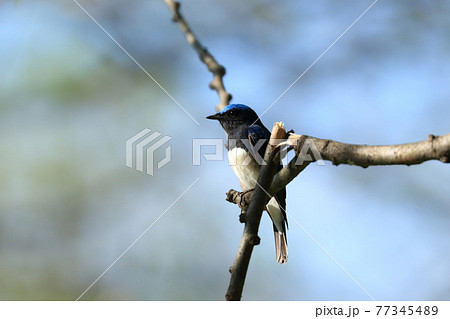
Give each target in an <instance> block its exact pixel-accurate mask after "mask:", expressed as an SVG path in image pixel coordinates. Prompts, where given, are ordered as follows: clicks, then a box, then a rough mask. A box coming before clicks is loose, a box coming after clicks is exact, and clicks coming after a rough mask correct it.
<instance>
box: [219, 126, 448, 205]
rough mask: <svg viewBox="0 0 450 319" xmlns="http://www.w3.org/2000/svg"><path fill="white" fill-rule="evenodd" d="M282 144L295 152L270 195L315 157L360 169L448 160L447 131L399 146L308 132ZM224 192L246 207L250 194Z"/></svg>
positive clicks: (271, 187) (270, 190)
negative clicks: (338, 139) (347, 140)
mask: <svg viewBox="0 0 450 319" xmlns="http://www.w3.org/2000/svg"><path fill="white" fill-rule="evenodd" d="M281 144H285V145H289V146H291V147H292V148H293V149H294V150H295V153H296V155H295V157H294V158H293V159H292V160H291V161H290V162H289V163H288V165H286V166H285V167H283V168H282V169H281V170H280V171H279V172H278V173H277V174H276V175H275V176H274V177H273V181H272V184H271V186H270V187H269V188H267V192H268V193H269V194H270V195H273V194H276V193H278V192H279V191H280V190H281V189H283V188H284V187H286V185H287V184H289V183H290V182H291V181H292V180H293V179H294V178H295V177H297V175H298V174H300V173H301V172H302V171H303V170H304V169H305V168H306V167H307V166H308V165H309V164H310V163H312V162H316V161H318V160H328V161H331V162H332V163H333V164H334V165H339V164H348V165H355V166H361V167H363V168H367V167H369V166H376V165H416V164H421V163H423V162H425V161H430V160H439V161H441V162H443V163H450V134H446V135H443V136H434V135H431V134H430V135H429V136H428V139H427V140H425V141H421V142H416V143H408V144H398V145H357V144H345V143H341V142H336V141H333V140H328V139H320V138H316V137H311V136H308V135H298V134H291V135H290V136H289V139H288V141H287V142H284V143H281ZM309 152H310V153H312V154H311V155H312V156H311V155H310V154H309ZM227 195H228V198H227V200H228V201H230V202H232V203H235V204H238V205H240V207H241V209H243V210H245V209H246V207H248V204H247V203H248V201H249V199H248V197H249V196H250V195H249V194H242V193H239V192H237V191H235V190H230V191H229V192H228V193H227ZM238 199H239V202H238V201H237V200H238Z"/></svg>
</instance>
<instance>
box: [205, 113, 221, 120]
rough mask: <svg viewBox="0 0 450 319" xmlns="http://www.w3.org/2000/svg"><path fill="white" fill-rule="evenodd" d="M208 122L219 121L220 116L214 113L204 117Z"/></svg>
mask: <svg viewBox="0 0 450 319" xmlns="http://www.w3.org/2000/svg"><path fill="white" fill-rule="evenodd" d="M206 118H207V119H208V120H220V119H221V118H222V114H220V113H216V114H213V115H210V116H207V117H206Z"/></svg>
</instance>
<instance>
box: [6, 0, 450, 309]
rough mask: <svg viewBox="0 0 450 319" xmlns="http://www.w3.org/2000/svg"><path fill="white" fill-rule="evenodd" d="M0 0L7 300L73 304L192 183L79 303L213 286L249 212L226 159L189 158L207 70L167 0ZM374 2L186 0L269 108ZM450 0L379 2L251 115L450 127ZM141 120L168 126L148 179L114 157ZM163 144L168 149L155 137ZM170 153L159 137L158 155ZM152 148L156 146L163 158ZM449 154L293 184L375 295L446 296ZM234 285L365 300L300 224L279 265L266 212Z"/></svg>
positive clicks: (202, 129)
mask: <svg viewBox="0 0 450 319" xmlns="http://www.w3.org/2000/svg"><path fill="white" fill-rule="evenodd" d="M79 3H80V4H81V5H82V6H83V7H84V8H85V9H86V10H87V11H88V12H89V13H90V14H92V16H93V17H94V18H95V19H97V21H98V22H99V23H100V24H101V25H102V26H103V27H104V28H105V29H106V30H107V31H108V32H109V33H110V34H111V36H113V37H114V38H115V39H116V40H117V41H118V42H119V43H120V45H122V46H123V48H125V49H126V50H127V51H128V52H129V53H130V54H131V55H132V56H133V57H134V58H135V59H136V60H137V61H138V62H139V63H140V64H141V65H142V66H143V67H144V68H145V69H146V70H147V71H148V72H149V73H150V74H151V75H152V76H153V77H154V78H155V79H156V80H157V81H159V83H160V84H161V85H162V86H163V87H164V88H165V89H166V90H167V91H168V92H170V94H171V95H172V96H173V97H174V98H175V99H176V100H177V101H178V102H179V103H180V104H181V105H182V106H183V107H184V108H185V109H186V110H187V111H188V112H189V113H190V114H191V115H192V117H194V118H195V119H196V120H197V121H198V122H199V124H200V125H197V124H195V123H194V121H192V119H191V118H189V116H187V115H186V114H185V113H184V112H183V111H182V110H181V109H180V108H179V107H178V106H177V105H176V104H175V103H174V102H173V101H172V100H171V99H170V98H169V97H168V96H167V95H166V94H165V93H164V92H163V91H162V90H161V89H160V88H159V87H158V86H157V85H156V84H155V82H153V81H152V80H151V79H150V78H149V77H148V76H147V75H146V74H145V73H144V72H143V71H142V70H141V69H140V68H139V67H138V66H137V65H136V64H135V63H134V62H133V61H132V60H131V59H130V58H129V57H128V56H127V55H126V54H125V53H124V52H123V51H122V50H121V49H120V48H119V47H118V46H117V45H116V44H115V43H114V42H113V41H112V40H111V39H110V38H109V37H108V36H107V35H106V34H105V33H104V32H103V31H102V30H101V29H100V28H99V27H98V26H97V25H96V24H95V23H94V22H93V21H92V20H91V19H90V18H89V17H88V16H87V15H86V14H85V13H84V12H83V11H82V10H81V9H80V7H79V6H78V5H77V4H76V3H75V2H74V1H70V0H67V1H57V2H56V1H46V0H41V1H25V0H20V1H13V0H11V1H2V2H1V4H0V66H1V68H0V69H1V77H0V154H1V165H0V190H1V191H0V283H1V284H0V299H1V300H75V299H77V298H78V297H79V296H80V295H81V293H82V292H83V291H84V290H85V289H86V288H87V287H88V286H89V285H90V284H91V283H92V282H93V281H94V280H95V279H96V278H97V277H98V276H99V275H100V274H101V273H102V272H104V271H105V269H107V268H108V267H109V266H110V265H111V264H112V263H113V262H114V261H115V260H116V259H117V257H119V256H120V255H121V254H122V253H123V252H124V250H125V249H126V248H127V247H129V245H130V244H131V243H132V242H133V241H134V240H135V239H136V238H137V237H138V236H139V235H140V234H142V232H143V231H144V230H145V229H146V228H147V227H149V226H150V225H151V224H152V223H153V222H154V221H155V220H156V219H157V218H158V216H160V215H161V214H162V213H163V212H164V211H165V210H166V209H167V208H168V207H169V206H170V205H171V204H172V203H173V201H174V200H175V199H176V198H177V197H178V196H179V195H180V194H182V193H183V191H185V190H186V188H187V187H188V186H189V185H191V184H192V183H193V182H194V181H195V180H196V179H197V178H199V180H198V182H197V183H195V185H194V186H193V187H192V188H191V189H190V190H189V191H188V192H187V193H186V194H185V196H183V197H182V198H181V199H180V200H179V201H177V202H176V203H175V204H174V205H173V206H172V207H171V208H170V209H169V210H168V211H167V213H166V214H165V215H164V216H163V217H162V218H161V219H160V220H159V221H158V222H157V223H156V224H155V225H154V226H153V227H152V228H151V229H150V230H149V231H148V232H147V233H146V234H145V235H144V236H142V238H141V239H140V240H139V241H138V242H137V243H136V244H135V245H134V246H133V247H132V248H131V249H130V250H129V251H128V252H127V253H126V254H125V255H124V256H123V257H122V258H121V259H120V260H118V261H117V263H115V264H114V266H112V267H111V268H110V269H109V271H108V272H106V273H105V275H104V276H103V277H102V278H101V279H100V280H99V281H98V282H97V283H96V284H95V285H94V286H93V287H92V288H91V289H90V290H89V291H87V292H86V294H85V295H83V297H82V298H81V299H82V300H223V299H224V295H225V292H226V288H227V285H228V281H229V273H228V268H229V266H230V265H231V263H232V262H233V260H234V257H235V253H236V250H237V247H238V244H239V241H240V237H241V233H242V229H243V226H242V225H241V224H240V223H239V222H238V215H239V211H238V209H237V207H236V206H234V205H232V204H229V203H228V202H226V201H225V200H224V198H225V192H226V191H228V190H229V189H230V188H235V189H239V185H238V182H237V179H236V177H235V176H234V174H233V173H232V170H231V168H230V167H229V166H228V165H227V162H226V160H223V161H205V160H203V161H202V163H201V165H200V166H193V165H192V139H193V138H223V137H224V136H225V134H224V132H223V131H222V129H221V127H220V126H219V125H218V123H216V122H213V121H208V120H206V119H205V116H207V115H210V114H212V113H214V107H215V105H216V104H217V103H218V99H217V95H216V94H215V92H213V91H210V90H209V88H208V83H209V81H210V80H211V74H210V73H208V72H207V70H206V68H205V66H204V65H203V64H202V63H201V62H200V61H199V60H198V58H197V56H196V54H195V53H194V51H193V50H192V48H191V47H189V46H188V44H187V43H186V41H185V39H184V38H183V36H182V34H181V32H180V30H179V29H178V26H177V25H176V24H174V23H172V22H171V14H170V12H169V10H168V9H167V8H166V6H165V4H164V2H163V1H162V0H161V1H157V0H150V1H137V0H131V1H117V0H110V1H95V0H80V1H79ZM370 3H371V1H366V0H364V1H362V0H345V1H332V0H324V1H318V2H311V1H294V0H284V1H267V0H266V1H264V0H251V1H245V2H244V1H219V0H208V1H206V0H203V1H202V0H191V1H183V6H182V12H183V13H184V15H185V16H186V18H187V19H188V21H189V23H190V24H191V26H192V28H193V29H194V31H195V33H196V34H197V35H198V36H199V38H200V40H201V41H202V42H203V43H204V44H205V45H206V46H207V47H208V49H209V50H210V51H211V52H212V53H213V55H214V56H215V57H216V58H217V59H218V60H219V62H220V63H222V64H223V65H224V66H225V67H226V68H227V75H226V77H225V84H226V87H227V89H228V90H229V91H230V92H231V93H232V94H233V97H234V98H233V102H239V103H245V104H248V105H250V106H252V107H253V108H254V109H255V110H256V111H257V112H258V113H262V112H263V111H264V110H265V109H266V108H267V107H268V106H269V105H270V104H271V103H272V102H273V101H274V100H275V99H276V98H277V97H278V96H279V95H280V94H281V93H282V92H283V91H284V90H285V89H286V88H287V87H288V86H289V85H290V84H291V83H292V82H293V81H294V80H295V79H296V78H297V77H298V76H299V75H300V74H301V73H302V72H303V71H304V70H305V69H306V68H307V67H308V66H309V65H310V64H311V63H312V62H313V61H314V60H315V59H316V58H317V57H318V56H319V55H320V54H321V53H322V52H323V51H324V50H325V49H326V48H327V47H328V46H329V45H330V44H331V43H332V42H333V41H334V40H335V39H336V38H337V37H338V36H339V35H340V34H341V33H342V32H343V31H344V30H345V29H346V28H347V27H348V26H349V25H350V24H351V23H352V22H353V21H354V20H355V19H356V18H357V17H358V16H359V15H360V14H361V13H362V12H363V11H364V10H365V9H366V8H367V7H368V6H369V5H370ZM449 17H450V1H448V0H447V1H439V2H436V1H425V0H409V1H379V2H378V3H377V4H375V5H374V7H373V8H372V9H371V10H370V11H369V12H368V13H367V14H366V15H365V16H364V17H363V18H362V19H361V20H360V21H359V22H358V23H357V24H356V25H355V26H354V27H353V28H352V29H351V30H350V31H349V32H348V33H347V34H346V35H345V36H344V37H343V38H342V39H341V40H340V41H339V42H338V43H336V45H334V46H333V48H332V49H331V50H330V51H329V52H328V53H327V54H326V55H325V56H324V57H323V58H322V59H321V60H320V61H319V62H318V63H317V64H316V65H315V66H314V67H313V68H311V70H310V71H309V72H308V73H306V75H305V76H304V77H302V79H301V80H300V81H299V82H298V83H297V84H295V85H294V86H293V87H292V88H291V89H290V90H289V91H288V92H287V93H286V94H285V95H284V96H283V97H282V98H281V99H280V100H279V101H278V102H277V103H275V105H274V106H273V107H272V108H271V109H270V111H268V112H267V113H266V114H265V115H264V116H263V118H262V120H263V122H264V123H265V124H266V126H268V127H271V126H272V123H273V122H275V121H284V122H285V123H286V126H287V128H289V129H291V128H292V129H294V130H295V131H296V132H297V133H304V134H309V135H313V136H317V137H322V138H331V139H335V140H338V141H344V142H349V143H363V144H394V143H405V142H415V141H420V140H424V139H426V138H427V136H428V134H430V133H432V134H436V135H440V134H446V133H449V131H450V130H449V129H450V126H449V120H450V110H449V107H448V105H449V100H450V90H449V84H448V83H449V78H450V60H449V55H450V36H449V33H450V19H449ZM144 128H149V129H151V130H154V131H158V132H161V133H162V134H164V135H169V136H171V137H172V140H171V141H170V146H171V148H172V161H171V162H170V163H169V164H168V165H166V166H165V167H163V168H162V169H160V170H158V171H156V172H155V174H154V176H149V175H146V174H144V173H141V172H138V171H136V170H134V169H132V168H129V167H126V165H125V141H126V140H127V139H128V138H130V137H132V136H133V135H134V134H136V133H137V132H139V131H141V130H142V129H144ZM162 151H163V150H162ZM162 151H161V152H162ZM160 155H161V154H160ZM449 180H450V169H449V167H448V166H447V165H444V164H442V163H440V162H437V161H433V162H427V163H424V164H422V165H418V166H411V167H406V166H398V167H370V168H368V169H362V168H359V167H348V166H339V167H335V166H333V165H331V164H330V163H329V162H327V163H326V165H325V166H317V165H316V164H314V165H311V166H310V167H309V168H308V169H307V170H306V171H305V172H304V173H302V174H301V175H300V176H299V177H298V178H297V179H296V180H294V181H293V182H292V183H291V184H290V185H289V187H288V199H287V207H288V213H290V214H291V215H292V216H293V217H294V218H295V219H296V220H297V221H298V222H299V223H300V225H301V226H302V227H303V228H304V229H305V230H306V231H307V232H308V233H309V234H310V235H311V236H312V237H313V238H314V239H315V240H316V241H317V242H318V243H320V244H321V245H322V246H323V248H324V249H325V250H326V251H327V252H328V253H329V254H330V255H331V256H332V257H333V258H334V259H335V260H336V261H338V262H339V263H340V264H341V265H342V267H343V268H344V269H345V270H346V271H347V272H348V273H349V274H350V275H351V276H353V277H354V278H355V279H356V280H357V281H358V282H359V283H360V285H361V286H362V287H364V288H365V289H366V290H367V291H368V292H369V293H370V294H371V295H372V296H373V297H374V298H375V299H378V300H408V299H413V300H430V299H435V300H448V299H450V279H449V278H450V258H449V255H450V231H449V229H450V196H449ZM260 235H261V237H262V242H261V245H260V246H259V247H257V248H256V249H255V250H254V254H253V258H252V260H251V264H250V269H249V273H248V278H247V281H246V284H245V289H244V296H243V299H244V300H368V299H369V297H368V295H367V294H365V293H364V291H363V290H362V289H361V288H360V287H358V285H357V284H355V283H354V282H353V281H352V280H351V279H350V278H349V276H347V274H346V273H345V272H344V271H342V270H341V268H340V267H339V266H338V265H337V264H336V263H335V262H334V261H333V260H332V259H330V257H329V256H327V254H325V253H324V252H323V251H322V250H321V248H320V247H319V246H318V245H317V244H316V243H315V242H314V241H313V240H311V238H310V237H309V236H308V235H307V234H306V233H305V232H304V231H303V230H302V229H301V228H300V227H298V226H297V225H296V224H295V223H294V222H293V221H292V220H291V221H290V229H289V234H288V239H289V251H290V257H289V262H288V263H287V264H286V265H282V266H281V265H279V264H277V263H276V261H275V253H274V244H273V234H272V226H271V223H270V220H269V218H268V217H267V215H265V216H264V217H263V220H262V223H261V230H260Z"/></svg>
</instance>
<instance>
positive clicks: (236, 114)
mask: <svg viewBox="0 0 450 319" xmlns="http://www.w3.org/2000/svg"><path fill="white" fill-rule="evenodd" d="M206 118H207V119H210V120H218V121H219V122H220V124H221V125H222V127H223V129H224V130H225V132H226V133H227V136H228V141H227V142H226V144H225V147H226V148H227V149H228V162H229V164H230V165H231V167H232V169H233V171H234V173H235V174H236V176H237V177H238V179H239V183H240V185H241V188H242V191H243V192H248V191H251V190H253V189H254V188H255V186H256V183H257V180H258V175H259V171H260V169H261V165H262V164H263V159H264V154H265V151H266V147H267V145H268V143H269V139H270V131H269V130H268V129H267V128H266V127H265V126H264V124H263V123H262V122H261V120H260V118H259V117H258V115H257V114H256V112H255V111H254V110H253V109H251V108H250V107H249V106H247V105H244V104H230V105H227V106H226V107H224V108H222V109H221V110H220V111H219V112H218V113H216V114H213V115H210V116H207V117H206ZM282 167H283V166H282V164H281V163H280V164H279V165H278V167H277V171H279V170H280V169H281V168H282ZM266 211H267V212H268V214H269V216H270V218H271V220H272V223H273V231H274V237H275V253H276V260H277V261H278V262H279V263H280V264H284V263H286V262H287V259H288V247H287V234H286V229H287V227H288V223H287V218H286V188H283V189H282V190H281V191H279V192H278V193H277V194H276V195H275V196H273V197H272V198H271V199H270V201H269V202H268V203H267V205H266Z"/></svg>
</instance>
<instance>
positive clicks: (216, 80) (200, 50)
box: [164, 0, 232, 111]
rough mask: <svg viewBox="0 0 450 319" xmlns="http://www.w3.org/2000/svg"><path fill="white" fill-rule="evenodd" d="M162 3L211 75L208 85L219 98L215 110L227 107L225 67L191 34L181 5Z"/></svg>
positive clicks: (166, 0) (171, 0)
mask: <svg viewBox="0 0 450 319" xmlns="http://www.w3.org/2000/svg"><path fill="white" fill-rule="evenodd" d="M164 2H165V3H166V4H167V6H168V7H169V9H170V11H171V12H172V15H173V16H172V20H173V21H174V22H176V23H178V25H179V27H180V29H181V31H182V32H183V33H184V36H185V37H186V40H187V42H188V43H189V44H190V45H191V46H192V47H193V48H194V50H195V51H196V52H197V54H198V57H199V58H200V60H201V61H202V62H203V63H204V64H205V65H206V66H207V68H208V70H209V72H211V73H212V74H213V79H212V81H211V83H210V84H209V87H210V88H211V89H212V90H215V91H216V92H217V95H218V96H219V104H218V105H217V106H216V110H217V111H220V110H221V109H222V108H223V107H225V106H227V105H228V104H229V103H230V101H231V98H232V97H231V94H230V93H228V92H227V90H226V89H225V85H224V83H223V77H224V76H225V73H226V70H225V67H224V66H222V65H220V64H219V63H218V62H217V61H216V59H215V58H214V57H213V56H212V55H211V53H209V51H208V50H207V49H206V47H204V46H203V45H202V44H201V43H200V41H199V40H198V38H197V37H196V36H195V34H194V33H193V32H192V30H191V28H190V27H189V25H188V24H187V22H186V20H185V19H184V17H183V16H182V15H181V13H180V6H181V4H180V3H179V2H178V1H173V0H164Z"/></svg>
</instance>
